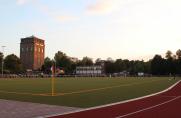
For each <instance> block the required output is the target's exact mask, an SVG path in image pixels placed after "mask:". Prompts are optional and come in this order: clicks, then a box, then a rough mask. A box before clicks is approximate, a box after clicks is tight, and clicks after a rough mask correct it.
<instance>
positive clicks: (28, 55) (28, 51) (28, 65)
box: [20, 36, 45, 70]
mask: <svg viewBox="0 0 181 118" xmlns="http://www.w3.org/2000/svg"><path fill="white" fill-rule="evenodd" d="M44 58H45V41H44V40H42V39H39V38H37V37H35V36H31V37H26V38H22V39H21V43H20V59H21V62H22V64H23V66H24V68H25V69H26V70H38V69H40V68H41V66H42V65H43V64H44Z"/></svg>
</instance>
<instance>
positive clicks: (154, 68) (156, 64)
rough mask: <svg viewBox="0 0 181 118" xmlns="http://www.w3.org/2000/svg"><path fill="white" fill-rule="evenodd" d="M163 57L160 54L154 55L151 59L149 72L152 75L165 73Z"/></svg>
mask: <svg viewBox="0 0 181 118" xmlns="http://www.w3.org/2000/svg"><path fill="white" fill-rule="evenodd" d="M164 65H165V64H164V59H163V58H162V56H161V55H155V56H154V58H153V59H152V61H151V72H152V74H153V75H163V74H165V70H164V69H165V67H164Z"/></svg>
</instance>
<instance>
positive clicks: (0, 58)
mask: <svg viewBox="0 0 181 118" xmlns="http://www.w3.org/2000/svg"><path fill="white" fill-rule="evenodd" d="M2 60H3V53H2V52H0V70H1V69H2V66H1V64H2Z"/></svg>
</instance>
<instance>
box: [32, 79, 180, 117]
mask: <svg viewBox="0 0 181 118" xmlns="http://www.w3.org/2000/svg"><path fill="white" fill-rule="evenodd" d="M180 82H181V80H180V81H178V82H176V83H175V84H173V85H172V86H170V87H169V88H167V89H165V90H163V91H160V92H157V93H153V94H151V95H146V96H143V97H138V98H134V99H130V100H125V101H121V102H116V103H111V104H106V105H101V106H96V107H91V108H86V109H82V110H77V111H73V112H66V113H62V114H58V113H57V114H52V115H46V116H39V117H35V118H47V117H55V116H62V115H67V114H72V113H79V112H84V111H89V110H94V109H101V108H105V107H110V106H114V105H119V104H123V103H128V102H132V101H135V100H141V99H144V98H148V97H152V96H155V95H159V94H161V93H164V92H167V91H169V90H171V89H172V88H174V87H175V86H176V85H177V84H179V83H180Z"/></svg>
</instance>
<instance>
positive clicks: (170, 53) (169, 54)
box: [165, 50, 173, 59]
mask: <svg viewBox="0 0 181 118" xmlns="http://www.w3.org/2000/svg"><path fill="white" fill-rule="evenodd" d="M172 54H173V53H172V52H171V51H170V50H168V51H167V52H166V56H165V57H166V59H171V58H172Z"/></svg>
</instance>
